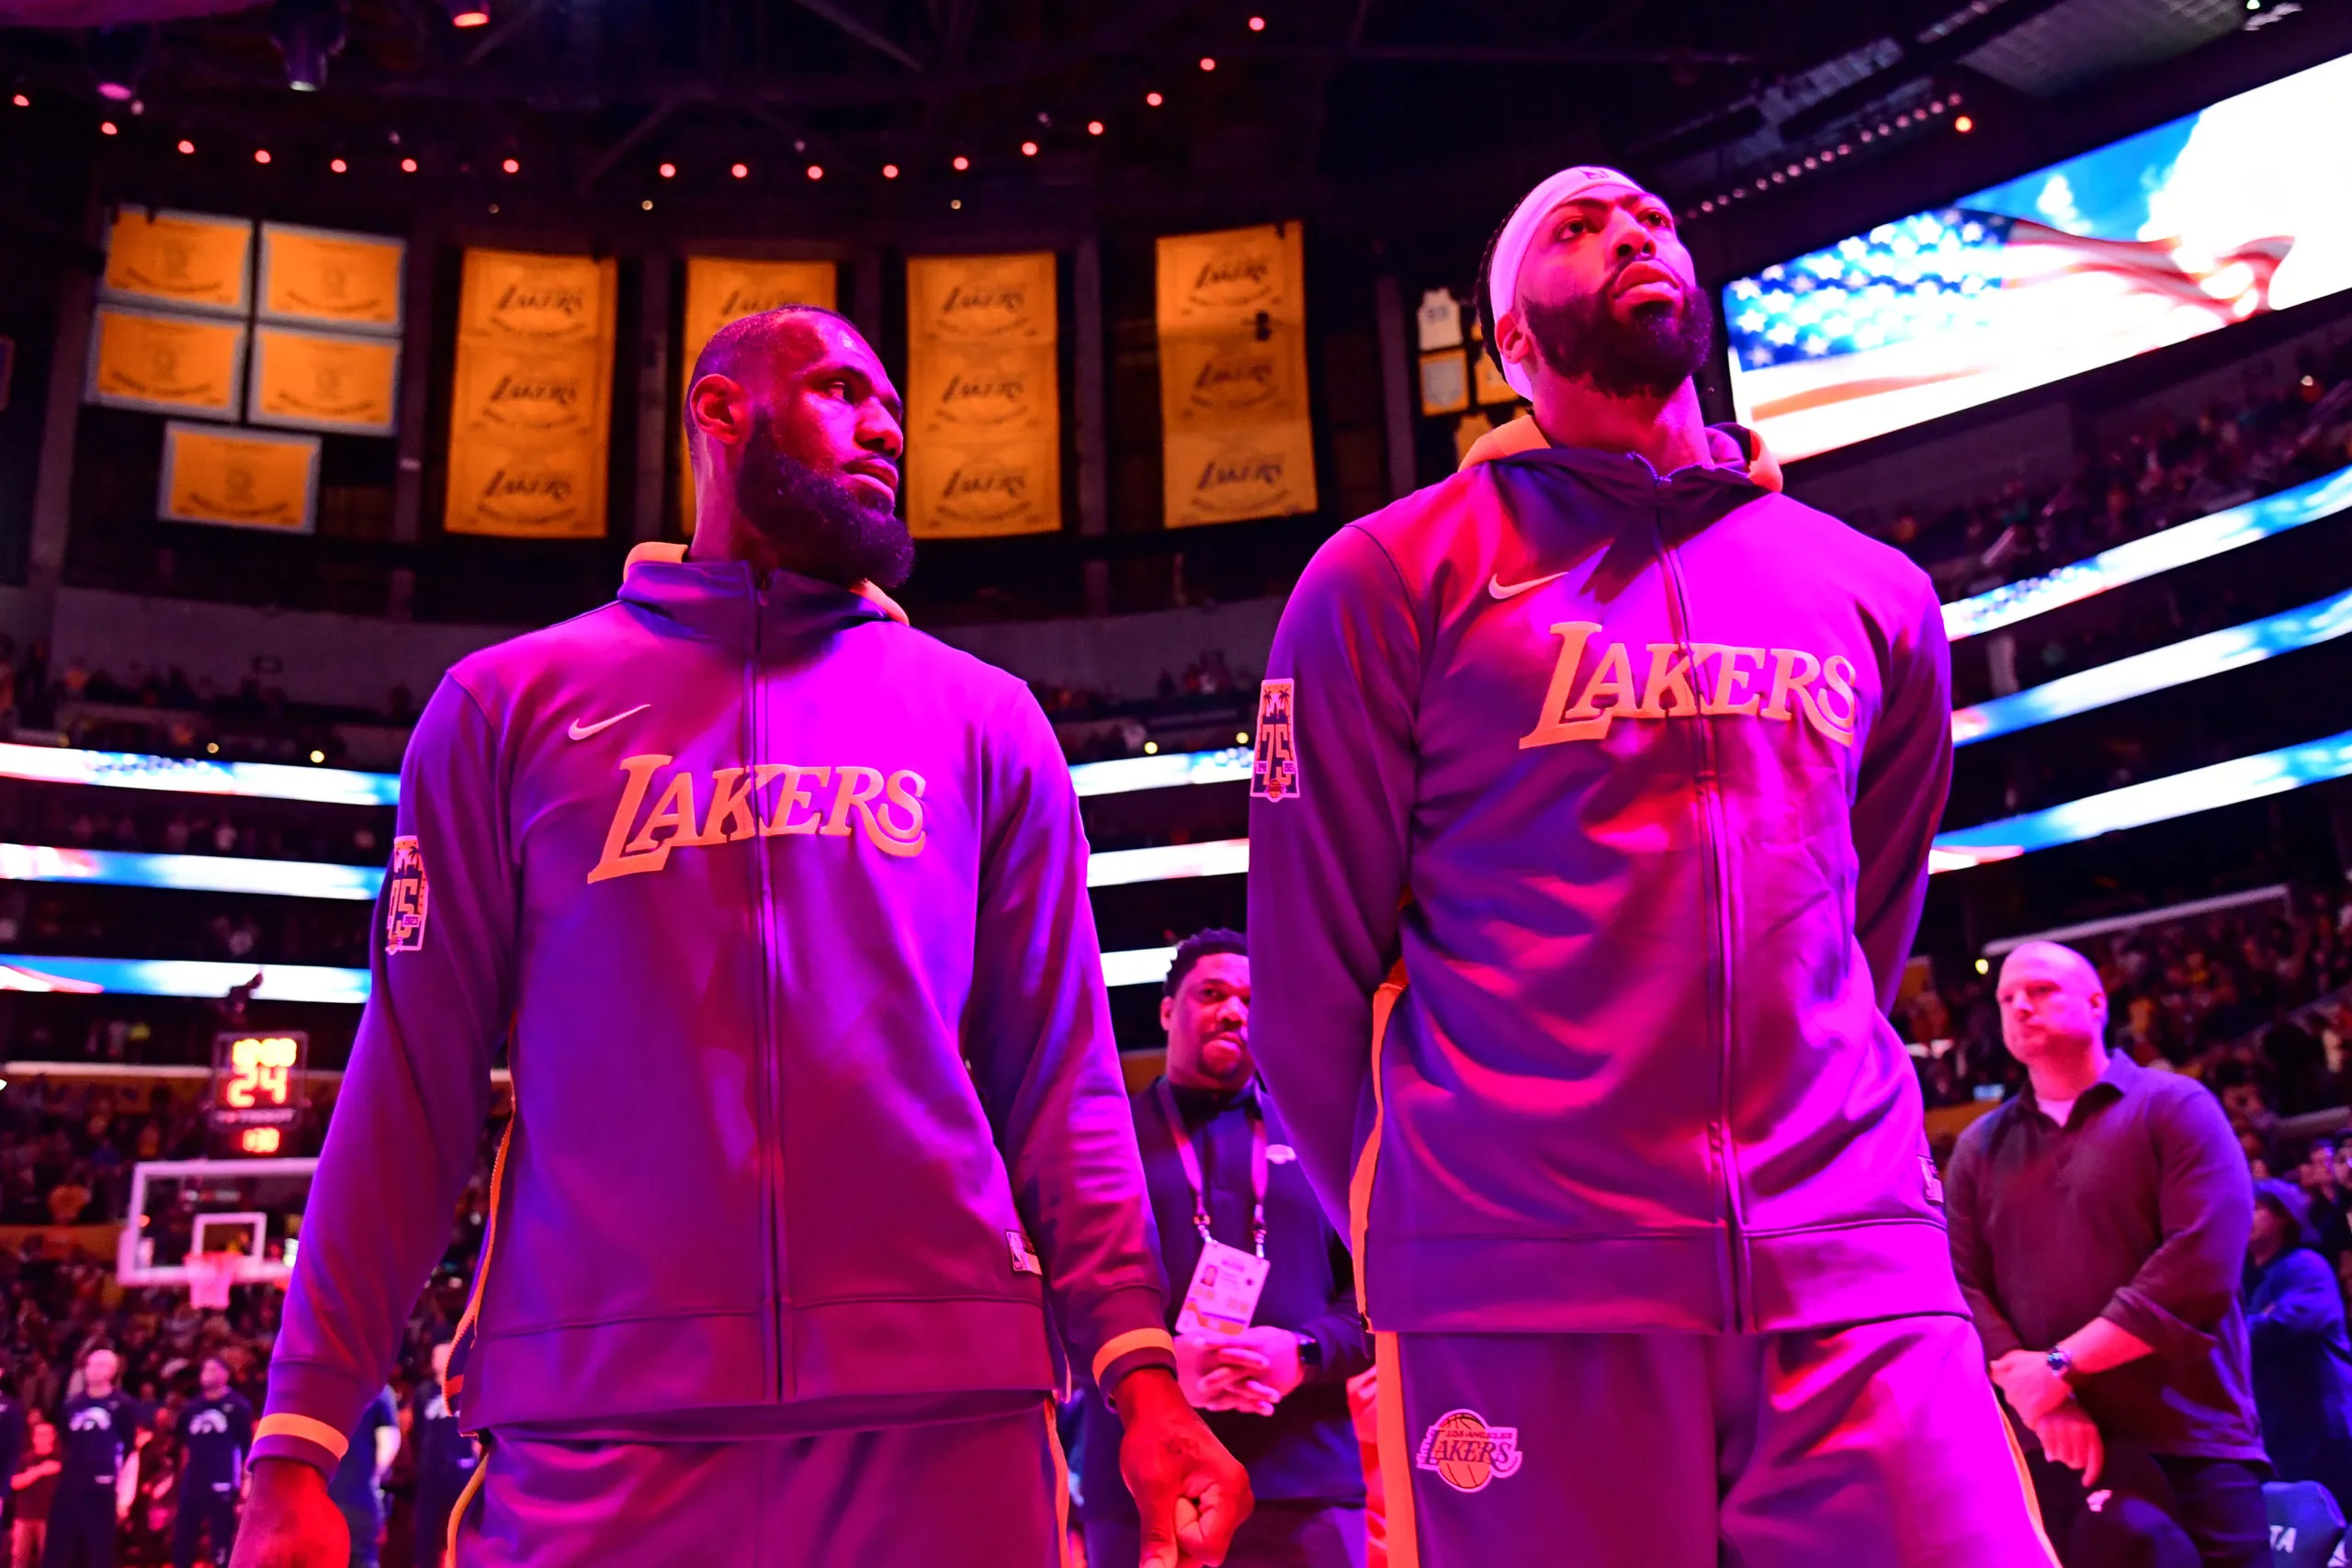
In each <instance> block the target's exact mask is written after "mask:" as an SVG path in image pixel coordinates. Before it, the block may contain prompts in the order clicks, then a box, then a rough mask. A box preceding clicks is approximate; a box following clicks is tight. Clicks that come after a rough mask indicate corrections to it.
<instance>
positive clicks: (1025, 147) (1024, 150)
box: [1021, 141, 1037, 158]
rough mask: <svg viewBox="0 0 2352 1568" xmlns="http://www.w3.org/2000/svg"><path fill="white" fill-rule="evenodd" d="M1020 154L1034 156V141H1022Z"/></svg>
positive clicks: (1026, 156)
mask: <svg viewBox="0 0 2352 1568" xmlns="http://www.w3.org/2000/svg"><path fill="white" fill-rule="evenodd" d="M1021 155H1022V156H1023V157H1024V158H1034V157H1035V156H1036V155H1037V144H1036V143H1035V142H1034V141H1024V142H1023V143H1022V144H1021Z"/></svg>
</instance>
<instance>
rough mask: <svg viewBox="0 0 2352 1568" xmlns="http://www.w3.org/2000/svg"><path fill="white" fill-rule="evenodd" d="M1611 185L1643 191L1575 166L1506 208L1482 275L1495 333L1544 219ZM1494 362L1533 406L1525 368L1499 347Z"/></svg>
mask: <svg viewBox="0 0 2352 1568" xmlns="http://www.w3.org/2000/svg"><path fill="white" fill-rule="evenodd" d="M1605 186H1623V187H1624V188H1625V189H1627V190H1636V191H1637V190H1640V189H1641V188H1642V187H1641V186H1640V184H1639V183H1638V182H1637V181H1635V180H1634V177H1633V176H1632V175H1624V174H1620V173H1619V172H1618V171H1617V170H1615V169H1611V168H1604V167H1602V166H1601V165H1600V164H1577V165H1575V166H1574V167H1572V168H1566V169H1562V170H1561V171H1560V172H1559V173H1558V174H1556V175H1553V176H1552V177H1551V178H1550V179H1548V180H1545V181H1544V183H1543V184H1542V185H1540V186H1536V187H1535V188H1534V189H1533V190H1532V191H1529V192H1528V193H1527V195H1526V196H1525V197H1522V198H1521V201H1520V204H1519V205H1518V206H1517V207H1515V208H1513V209H1511V214H1510V221H1508V222H1506V223H1505V224H1504V225H1503V231H1502V232H1501V233H1500V234H1498V235H1497V236H1496V237H1495V254H1494V260H1493V261H1492V262H1491V263H1490V264H1489V265H1488V266H1487V310H1489V311H1490V312H1491V313H1492V314H1493V316H1494V321H1495V331H1496V332H1497V333H1500V332H1501V331H1502V325H1503V316H1504V314H1505V312H1507V311H1509V310H1510V309H1511V308H1512V306H1514V305H1516V304H1517V303H1518V301H1519V264H1520V263H1521V262H1522V261H1525V260H1526V259H1527V247H1528V246H1529V245H1530V244H1532V243H1533V242H1534V239H1535V233H1536V231H1537V229H1538V228H1539V227H1541V226H1542V224H1543V221H1544V215H1545V214H1546V213H1548V212H1550V211H1551V210H1552V209H1554V208H1555V207H1557V206H1559V205H1560V203H1562V202H1564V201H1566V200H1569V199H1571V198H1572V197H1579V196H1582V195H1584V194H1585V193H1586V192H1587V191H1591V190H1599V189H1601V188H1603V187H1605ZM1495 358H1496V359H1497V360H1498V361H1499V362H1500V363H1501V365H1502V367H1503V379H1504V380H1506V381H1509V382H1510V387H1511V390H1512V391H1514V392H1517V393H1518V394H1519V395H1520V396H1521V397H1522V398H1525V399H1526V400H1528V401H1530V402H1533V401H1534V400H1535V384H1534V382H1533V381H1532V380H1531V379H1530V378H1529V377H1528V374H1527V370H1526V367H1524V366H1520V365H1513V364H1511V363H1510V361H1509V360H1505V359H1503V357H1502V352H1501V345H1500V344H1497V345H1496V352H1495Z"/></svg>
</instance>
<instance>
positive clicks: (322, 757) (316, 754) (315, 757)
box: [311, 751, 327, 762]
mask: <svg viewBox="0 0 2352 1568" xmlns="http://www.w3.org/2000/svg"><path fill="white" fill-rule="evenodd" d="M326 760H327V754H326V753H325V752H324V751H313V752H311V761H313V762H323V761H326Z"/></svg>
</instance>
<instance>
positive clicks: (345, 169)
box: [327, 158, 351, 175]
mask: <svg viewBox="0 0 2352 1568" xmlns="http://www.w3.org/2000/svg"><path fill="white" fill-rule="evenodd" d="M327 167H328V168H330V169H333V170H334V172H335V173H336V174H338V175H347V174H349V173H350V172H351V165H350V164H346V163H345V162H344V161H343V160H342V159H340V158H336V159H334V160H332V161H331V162H330V163H329V164H327Z"/></svg>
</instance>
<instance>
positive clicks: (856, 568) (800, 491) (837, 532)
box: [735, 413, 915, 589]
mask: <svg viewBox="0 0 2352 1568" xmlns="http://www.w3.org/2000/svg"><path fill="white" fill-rule="evenodd" d="M735 504H736V506H737V508H738V509H739V510H741V512H742V513H743V515H744V516H745V517H746V518H748V519H750V521H751V524H752V527H753V528H755V529H757V530H758V531H759V533H760V536H761V537H762V538H764V539H765V540H767V542H768V543H769V544H770V545H772V546H774V547H775V552H776V556H777V558H779V559H780V560H781V561H782V562H783V563H784V565H785V566H786V569H787V570H793V571H797V572H799V573H801V574H802V575H803V576H807V577H814V578H817V579H819V580H820V581H825V582H834V583H839V584H840V585H841V586H842V587H843V588H854V587H855V586H856V585H857V584H858V583H860V582H871V583H873V584H874V585H875V586H876V588H885V589H888V588H896V587H898V586H899V584H900V583H902V582H904V581H906V580H907V575H908V573H910V572H911V571H913V570H914V566H915V542H914V538H913V536H911V535H910V534H909V533H908V532H907V525H906V523H905V522H904V521H903V520H902V519H900V518H899V514H898V513H895V512H893V511H892V510H891V509H890V508H888V507H887V506H876V505H874V504H872V503H871V502H867V501H866V500H865V499H864V498H863V497H862V496H861V495H860V494H859V493H858V491H856V489H855V488H854V487H853V486H852V485H851V484H850V482H849V481H848V480H847V479H840V478H837V477H835V476H833V475H831V474H824V473H820V472H818V471H817V470H816V469H815V468H810V467H809V465H808V464H806V463H803V462H801V461H800V460H799V459H797V458H796V457H787V456H786V454H785V451H784V448H783V446H781V445H780V444H779V443H778V442H777V441H776V438H775V416H774V415H773V414H770V413H762V414H761V415H760V417H759V421H758V423H757V424H755V425H754V426H753V427H752V435H751V439H750V440H748V441H746V442H745V443H744V444H743V461H742V466H741V468H738V469H737V470H736V473H735Z"/></svg>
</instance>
